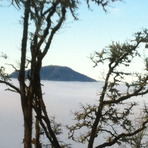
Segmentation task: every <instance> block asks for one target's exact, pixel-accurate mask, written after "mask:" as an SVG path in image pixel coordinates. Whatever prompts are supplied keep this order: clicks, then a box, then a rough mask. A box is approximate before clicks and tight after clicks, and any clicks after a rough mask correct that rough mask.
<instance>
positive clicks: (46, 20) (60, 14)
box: [0, 0, 118, 148]
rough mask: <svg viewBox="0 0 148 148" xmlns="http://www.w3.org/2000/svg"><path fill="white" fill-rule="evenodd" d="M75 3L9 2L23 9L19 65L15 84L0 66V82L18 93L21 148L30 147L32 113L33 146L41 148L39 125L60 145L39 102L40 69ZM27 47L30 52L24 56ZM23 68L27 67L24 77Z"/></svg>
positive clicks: (103, 1) (104, 0) (99, 0)
mask: <svg viewBox="0 0 148 148" xmlns="http://www.w3.org/2000/svg"><path fill="white" fill-rule="evenodd" d="M115 1H118V0H92V1H91V0H86V4H87V6H88V7H90V4H91V3H92V2H94V3H96V4H97V5H99V6H102V8H103V9H104V10H105V11H106V7H107V6H108V5H109V3H111V2H115ZM79 3H80V1H78V0H12V4H16V5H17V6H18V7H19V8H20V9H21V8H22V10H23V11H24V16H23V34H22V43H21V58H20V59H21V60H20V68H19V69H18V70H17V69H16V68H15V70H17V71H18V72H19V77H18V81H19V87H18V88H17V87H16V86H14V85H13V84H11V82H10V81H9V78H8V77H7V75H5V74H4V68H1V71H0V73H1V76H2V77H1V78H2V79H1V80H0V83H4V84H6V85H8V86H9V87H10V88H11V91H14V92H17V93H18V94H19V95H20V98H21V106H22V111H23V118H24V140H23V142H24V148H31V147H32V139H33V132H32V124H33V117H34V116H35V118H36V138H35V140H33V143H35V147H36V148H39V147H41V144H40V127H42V129H43V130H44V132H45V134H46V136H47V138H48V139H49V141H50V143H51V145H52V146H53V147H55V148H61V147H62V145H61V144H60V142H59V141H58V140H57V137H56V135H55V133H54V131H53V128H52V125H51V120H50V118H49V117H48V114H47V111H46V106H45V104H44V101H43V95H42V88H41V80H40V69H41V66H42V60H43V59H44V57H45V56H46V54H47V52H48V50H49V48H50V45H51V43H52V39H53V37H54V35H55V34H56V32H57V31H58V30H59V29H60V28H61V27H62V25H63V23H64V22H65V20H66V17H67V13H69V12H70V14H71V15H72V16H73V17H74V19H77V16H76V15H75V11H76V9H77V8H78V6H79ZM29 24H31V25H29ZM31 27H32V28H34V29H31ZM28 48H29V51H30V55H27V51H28ZM28 56H29V57H30V58H29V59H28V58H27V57H28ZM13 67H14V66H13ZM26 69H30V70H29V72H28V74H27V77H26V75H25V70H26ZM26 80H28V81H26Z"/></svg>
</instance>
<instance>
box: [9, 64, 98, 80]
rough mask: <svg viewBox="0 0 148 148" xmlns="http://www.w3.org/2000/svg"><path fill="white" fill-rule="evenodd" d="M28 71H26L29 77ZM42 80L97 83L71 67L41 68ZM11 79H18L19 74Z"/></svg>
mask: <svg viewBox="0 0 148 148" xmlns="http://www.w3.org/2000/svg"><path fill="white" fill-rule="evenodd" d="M27 73H28V71H26V75H27ZM40 75H41V79H42V80H51V81H81V82H95V81H96V80H94V79H92V78H90V77H88V76H86V75H83V74H81V73H78V72H76V71H74V70H72V69H71V68H69V67H64V66H53V65H51V66H44V67H42V68H41V72H40ZM10 77H11V78H17V77H18V72H13V73H12V74H11V75H10Z"/></svg>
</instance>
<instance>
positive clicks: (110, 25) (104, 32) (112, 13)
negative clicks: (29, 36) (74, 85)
mask: <svg viewBox="0 0 148 148" xmlns="http://www.w3.org/2000/svg"><path fill="white" fill-rule="evenodd" d="M92 9H93V11H90V10H88V9H87V7H84V6H83V5H81V6H80V10H79V11H78V12H77V13H78V14H79V15H78V17H79V20H78V21H74V20H73V19H68V20H67V21H66V22H65V24H64V25H63V27H62V29H61V30H60V31H59V32H58V33H57V34H56V36H55V38H54V40H53V44H52V46H51V49H50V50H49V53H48V55H47V56H46V58H45V60H44V62H43V65H62V66H69V67H71V68H72V69H74V70H76V71H79V72H81V73H83V74H86V75H88V76H90V77H92V78H95V79H98V78H99V76H98V72H99V71H98V69H99V68H98V69H97V68H95V69H94V68H92V67H93V63H92V61H91V60H90V59H89V56H90V54H92V53H93V52H94V51H99V50H101V49H102V48H103V47H105V46H107V45H109V44H110V43H111V42H112V41H121V42H122V41H125V40H128V39H131V38H132V37H133V34H134V33H136V32H137V31H141V30H142V29H143V28H148V21H147V20H148V15H147V14H148V12H147V11H148V0H124V2H117V3H114V4H112V5H111V6H110V7H108V13H105V12H104V11H103V10H102V8H98V7H95V6H92ZM0 14H1V15H0V20H1V21H0V52H3V53H6V54H8V61H5V63H18V62H19V56H20V42H21V33H22V28H21V27H22V26H21V24H20V20H21V19H20V16H21V12H20V11H19V10H16V9H14V8H13V7H7V6H5V7H0ZM0 63H4V60H3V59H0ZM7 71H9V72H10V71H12V68H10V67H8V69H7Z"/></svg>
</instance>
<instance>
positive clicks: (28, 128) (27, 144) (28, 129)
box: [23, 100, 32, 148]
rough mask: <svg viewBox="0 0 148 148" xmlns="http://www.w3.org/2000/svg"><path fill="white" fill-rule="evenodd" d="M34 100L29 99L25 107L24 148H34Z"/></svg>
mask: <svg viewBox="0 0 148 148" xmlns="http://www.w3.org/2000/svg"><path fill="white" fill-rule="evenodd" d="M31 103H32V101H31V100H28V103H27V102H26V105H24V106H25V107H23V115H24V148H32V104H31Z"/></svg>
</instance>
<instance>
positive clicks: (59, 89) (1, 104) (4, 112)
mask: <svg viewBox="0 0 148 148" xmlns="http://www.w3.org/2000/svg"><path fill="white" fill-rule="evenodd" d="M13 83H14V84H15V85H16V86H17V85H18V84H17V81H16V80H13ZM42 84H43V93H44V101H45V104H46V107H47V111H48V114H49V116H54V117H55V120H56V121H57V122H60V123H62V124H63V127H64V126H65V125H68V124H72V123H73V115H72V112H74V111H78V110H79V109H80V104H86V103H87V104H94V103H96V102H97V99H98V98H99V97H98V92H99V90H100V89H101V86H102V84H103V83H102V82H56V81H42ZM7 88H8V87H7V86H5V85H3V84H0V119H1V121H0V141H1V142H0V148H12V147H15V148H22V147H23V146H22V142H23V116H22V111H21V103H20V98H19V95H18V94H16V93H14V92H10V91H5V89H7ZM133 100H134V101H138V102H139V103H140V104H141V105H142V104H143V103H144V102H145V103H148V95H145V96H144V97H138V98H133ZM136 112H139V108H137V110H136ZM64 129H65V128H64ZM66 137H67V131H66V130H65V131H64V135H63V136H62V137H61V140H64V141H65V142H67V141H69V140H67V139H66ZM70 143H72V142H71V141H70ZM72 144H73V143H72ZM118 147H119V146H117V145H114V146H112V147H111V148H118ZM73 148H86V146H85V145H81V144H74V145H73Z"/></svg>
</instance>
